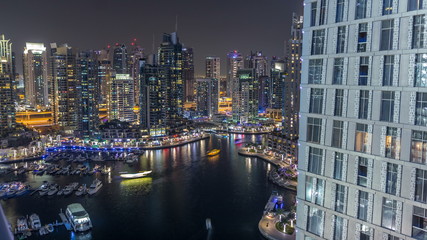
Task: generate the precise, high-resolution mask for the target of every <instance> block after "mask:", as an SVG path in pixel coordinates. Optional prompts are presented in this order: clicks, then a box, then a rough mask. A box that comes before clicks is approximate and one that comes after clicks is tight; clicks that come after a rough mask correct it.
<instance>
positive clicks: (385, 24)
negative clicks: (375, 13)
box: [380, 19, 394, 50]
mask: <svg viewBox="0 0 427 240" xmlns="http://www.w3.org/2000/svg"><path fill="white" fill-rule="evenodd" d="M393 27H394V20H393V19H389V20H383V21H381V42H380V50H391V49H393Z"/></svg>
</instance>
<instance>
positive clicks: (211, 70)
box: [205, 57, 221, 80]
mask: <svg viewBox="0 0 427 240" xmlns="http://www.w3.org/2000/svg"><path fill="white" fill-rule="evenodd" d="M205 77H206V78H215V79H218V80H219V79H220V78H221V59H220V58H219V57H206V60H205Z"/></svg>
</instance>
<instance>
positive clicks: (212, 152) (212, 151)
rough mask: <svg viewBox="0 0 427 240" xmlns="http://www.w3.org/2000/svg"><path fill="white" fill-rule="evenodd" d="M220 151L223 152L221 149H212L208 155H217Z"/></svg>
mask: <svg viewBox="0 0 427 240" xmlns="http://www.w3.org/2000/svg"><path fill="white" fill-rule="evenodd" d="M219 152H221V150H219V149H212V150H210V151H209V152H207V155H208V156H215V155H217V154H219Z"/></svg>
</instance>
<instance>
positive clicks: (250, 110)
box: [232, 69, 259, 123]
mask: <svg viewBox="0 0 427 240" xmlns="http://www.w3.org/2000/svg"><path fill="white" fill-rule="evenodd" d="M233 87H234V89H233V100H232V101H233V110H232V111H233V113H232V114H233V120H234V121H237V122H239V123H250V122H254V121H255V118H257V117H258V89H259V84H258V79H257V78H256V77H255V69H240V70H238V71H237V74H236V78H234V81H233Z"/></svg>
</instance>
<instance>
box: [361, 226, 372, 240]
mask: <svg viewBox="0 0 427 240" xmlns="http://www.w3.org/2000/svg"><path fill="white" fill-rule="evenodd" d="M360 240H371V229H370V228H369V227H368V226H366V225H363V224H362V226H361V229H360Z"/></svg>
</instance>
